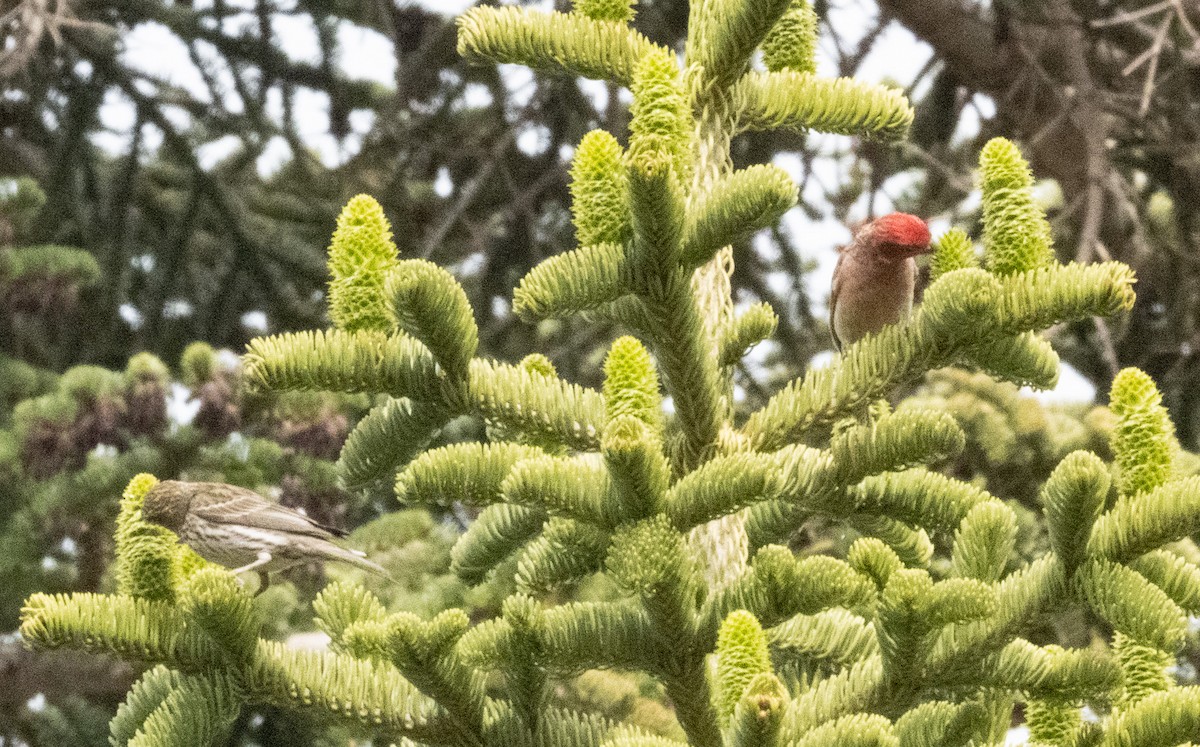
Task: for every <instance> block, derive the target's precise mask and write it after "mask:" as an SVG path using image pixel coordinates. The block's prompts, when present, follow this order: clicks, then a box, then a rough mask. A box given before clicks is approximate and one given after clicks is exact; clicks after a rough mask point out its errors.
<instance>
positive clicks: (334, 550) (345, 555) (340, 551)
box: [320, 542, 396, 582]
mask: <svg viewBox="0 0 1200 747" xmlns="http://www.w3.org/2000/svg"><path fill="white" fill-rule="evenodd" d="M321 549H322V552H321V553H320V554H321V555H322V556H323V557H324V558H325V559H326V560H338V561H341V562H343V563H348V564H350V565H353V566H356V567H358V568H362V569H363V570H365V571H370V572H371V573H375V574H378V575H380V576H383V577H384V578H386V579H388V580H389V581H392V582H395V580H396V579H394V578H392V576H391V574H389V573H388V572H387V571H385V570H384V569H383V566H380V565H379V564H377V563H372V562H371V561H370V560H367V554H366V553H365V552H363V551H362V550H350V549H347V548H345V547H342V546H341V545H335V544H334V543H332V542H325V543H324V545H323V547H322V548H321Z"/></svg>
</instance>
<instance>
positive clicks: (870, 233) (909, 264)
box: [829, 213, 931, 350]
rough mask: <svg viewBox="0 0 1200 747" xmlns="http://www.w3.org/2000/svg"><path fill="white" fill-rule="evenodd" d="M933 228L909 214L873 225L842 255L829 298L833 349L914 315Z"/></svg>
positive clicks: (845, 248)
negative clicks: (920, 258)
mask: <svg viewBox="0 0 1200 747" xmlns="http://www.w3.org/2000/svg"><path fill="white" fill-rule="evenodd" d="M929 242H930V235H929V227H928V226H926V225H925V221H923V220H921V219H920V218H918V217H917V216H915V215H909V214H907V213H891V214H890V215H885V216H883V217H882V218H877V219H876V220H873V221H871V222H870V223H868V224H866V225H865V226H863V227H862V228H860V229H858V232H857V233H856V234H855V235H854V241H852V242H851V243H850V244H849V245H847V246H845V247H843V248H842V249H841V255H840V256H839V257H838V263H837V267H836V268H834V270H833V292H832V293H831V294H830V296H829V329H830V331H831V332H832V333H833V344H834V345H836V346H837V348H838V350H841V349H842V348H843V347H845V346H846V345H849V344H851V343H853V342H857V341H858V340H861V339H862V338H863V337H866V336H867V335H869V334H871V333H874V332H878V331H879V330H881V329H883V328H884V327H885V326H886V325H888V324H895V323H896V322H898V321H900V320H901V319H903V318H905V317H906V316H908V314H909V312H911V311H912V305H913V291H914V287H915V285H916V277H917V263H916V260H915V259H913V258H914V257H916V256H917V255H918V254H926V253H928V252H929V251H930V250H931V248H930V245H929Z"/></svg>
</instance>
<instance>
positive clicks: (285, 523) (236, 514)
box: [191, 483, 345, 540]
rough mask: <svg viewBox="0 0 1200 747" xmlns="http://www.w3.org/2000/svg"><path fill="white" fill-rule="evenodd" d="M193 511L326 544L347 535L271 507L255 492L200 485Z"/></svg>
mask: <svg viewBox="0 0 1200 747" xmlns="http://www.w3.org/2000/svg"><path fill="white" fill-rule="evenodd" d="M191 510H192V513H193V514H195V515H196V516H197V517H199V518H201V519H205V520H206V521H211V522H213V523H217V524H240V525H244V526H251V527H255V528H257V529H269V530H274V531H278V532H290V533H293V534H301V535H306V536H309V537H316V538H318V539H326V540H327V539H332V538H333V537H335V536H344V535H345V532H339V531H337V530H334V529H331V528H330V527H326V526H322V525H321V524H318V523H317V522H315V521H313V520H312V519H310V518H308V517H307V516H305V515H304V514H302V513H300V512H298V511H293V510H292V509H290V508H285V507H284V506H280V505H279V504H278V503H272V502H271V501H268V500H267V499H266V498H263V497H262V496H261V495H259V494H258V493H255V492H254V491H253V490H247V489H246V488H239V487H236V486H234V485H224V484H219V483H212V484H210V485H203V484H200V485H198V487H197V490H196V495H195V497H194V498H193V499H192V509H191Z"/></svg>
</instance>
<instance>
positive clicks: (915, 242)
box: [871, 213, 932, 249]
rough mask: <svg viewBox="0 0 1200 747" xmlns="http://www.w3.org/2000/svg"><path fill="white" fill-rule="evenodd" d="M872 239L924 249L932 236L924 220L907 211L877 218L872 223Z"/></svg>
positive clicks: (898, 245)
mask: <svg viewBox="0 0 1200 747" xmlns="http://www.w3.org/2000/svg"><path fill="white" fill-rule="evenodd" d="M871 228H872V233H873V234H874V237H873V238H874V239H875V240H876V241H877V242H879V243H880V244H890V245H892V246H897V247H904V248H908V249H917V248H920V249H924V248H926V247H928V246H929V242H930V240H931V239H932V237H931V236H930V234H929V226H927V225H925V221H923V220H921V219H920V218H918V217H917V216H915V215H909V214H908V213H891V214H889V215H885V216H883V217H882V218H879V219H877V220H876V221H875V223H874V224H873V225H872V227H871Z"/></svg>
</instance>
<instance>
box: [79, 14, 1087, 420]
mask: <svg viewBox="0 0 1200 747" xmlns="http://www.w3.org/2000/svg"><path fill="white" fill-rule="evenodd" d="M211 2H212V0H197V6H198V7H204V6H205V5H206V4H211ZM228 4H229V5H230V6H232V7H239V5H244V7H245V8H246V9H247V12H245V13H244V14H242V15H240V16H234V17H232V18H230V19H229V20H228V21H227V24H226V27H227V28H228V29H230V30H234V29H239V28H241V27H243V26H256V25H257V20H256V18H255V17H254V15H253V14H252V13H251V12H249V11H250V9H251V8H252V7H253V5H252V3H250V2H248V0H233V1H232V2H230V3H228ZM419 4H421V5H424V6H426V7H431V8H434V9H436V10H438V11H439V12H441V13H443V14H445V15H455V14H457V13H460V12H462V10H464V9H466V8H468V7H470V6H471V5H473V4H474V3H473V2H472V1H471V0H443V1H442V2H435V1H434V0H419ZM542 4H543V5H545V6H547V7H550V5H551V3H550V2H549V1H548V0H547V1H546V2H543V3H542ZM873 15H874V5H873V3H870V2H868V1H867V0H844V1H843V2H834V3H831V8H830V12H829V16H828V21H829V23H830V24H831V25H832V26H833V27H834V28H835V29H837V30H838V32H839V35H840V36H841V38H842V39H843V40H844V43H847V44H853V43H854V42H855V41H856V40H857V38H858V37H860V36H861V35H862V34H863V33H865V31H866V23H867V21H868V20H869V19H871V18H872V17H873ZM274 30H275V34H276V35H277V37H278V39H279V41H280V43H281V46H282V48H283V50H284V51H285V53H286V54H287V55H288V56H289V57H290V58H291V59H293V60H296V61H307V62H313V63H315V62H317V61H318V60H319V47H318V43H317V37H316V33H315V31H314V29H313V26H312V21H311V17H309V16H308V15H307V14H296V15H280V16H278V17H277V18H276V20H275V25H274ZM338 41H339V47H340V50H341V59H340V63H341V66H342V68H343V70H345V72H346V73H347V74H348V75H350V77H352V78H356V79H361V80H367V81H374V82H378V83H381V84H384V85H390V84H391V82H392V80H393V76H394V72H395V65H396V60H395V56H394V55H393V53H392V47H391V42H390V41H389V40H388V39H387V38H386V37H384V36H383V35H382V34H379V33H376V32H374V31H370V30H367V29H364V28H362V27H359V26H355V25H353V24H349V23H345V24H343V25H342V26H341V27H340V28H339V31H338ZM123 43H124V52H123V57H124V60H125V61H126V62H127V63H128V64H130V65H131V66H133V67H135V68H137V69H140V70H143V71H145V72H147V74H153V75H154V76H157V77H159V78H161V79H163V80H166V81H168V82H170V83H172V84H175V85H178V86H181V87H183V88H186V89H188V90H190V91H192V92H193V93H194V94H196V95H198V96H205V97H206V96H207V94H206V93H205V88H204V86H203V83H202V79H201V77H200V74H199V72H198V71H197V69H196V68H195V66H194V65H193V63H192V62H191V60H190V59H189V57H188V51H187V48H186V47H185V46H184V44H183V43H182V42H180V41H179V39H178V38H177V37H175V36H174V35H173V34H172V33H171V32H170V31H168V30H167V29H166V27H164V26H161V25H158V24H152V23H146V24H142V25H140V26H138V27H137V28H135V29H133V30H132V31H130V32H129V33H128V34H126V35H125V36H124V38H123ZM930 54H931V52H930V50H929V48H928V47H927V46H926V45H924V44H922V43H921V42H919V41H918V40H917V39H915V38H914V37H913V36H912V34H911V33H909V32H908V31H907V30H906V29H904V28H903V27H901V26H900V25H899V24H892V25H891V26H890V27H889V28H888V29H887V30H886V31H885V32H884V34H883V35H882V37H881V38H880V40H879V42H878V43H877V44H876V45H875V47H874V49H873V51H872V53H871V54H870V55H869V56H868V57H867V58H866V60H865V61H864V64H863V65H862V67H861V69H860V72H859V75H858V77H859V78H860V79H863V80H867V81H872V82H878V81H883V80H891V81H898V82H900V83H902V84H903V83H906V82H908V81H911V80H912V79H913V78H914V77H915V76H916V74H917V72H918V71H919V70H920V69H921V68H922V67H923V66H924V65H925V63H926V62H927V61H928V59H929V56H930ZM201 55H202V56H203V57H204V58H205V59H206V60H210V61H219V59H220V58H219V56H218V55H217V54H216V51H215V49H212V48H208V49H204V48H202V49H201ZM817 61H818V73H820V74H824V75H833V74H834V73H835V71H836V66H835V62H834V50H833V49H832V45H831V44H830V43H829V42H828V41H827V40H826V41H825V42H824V43H822V45H821V46H820V47H819V49H818V60H817ZM502 70H503V74H504V80H505V81H506V85H507V86H508V87H509V89H510V90H511V91H512V92H513V94H514V99H515V100H516V102H517V103H518V104H520V102H521V101H522V100H527V99H528V97H529V96H530V95H531V94H532V92H533V77H532V75H531V74H530V73H529V71H528V70H527V69H525V68H523V67H521V66H517V65H504V66H502ZM219 77H222V76H219ZM223 77H224V78H225V79H228V75H227V74H225V75H224V76H223ZM580 85H581V89H582V90H583V91H584V92H585V93H586V94H588V95H590V96H592V97H593V98H594V99H596V100H597V101H599V102H603V100H604V98H605V97H606V96H607V93H606V90H605V87H604V84H602V83H599V82H593V81H584V82H582V83H581V84H580ZM623 94H624V96H623V97H624V98H627V95H628V92H626V91H623ZM281 99H282V97H281V96H279V95H278V94H277V92H276V94H275V95H271V96H269V97H268V113H269V114H270V116H272V117H274V118H275V119H276V121H280V120H281V119H282V117H283V102H282V100H281ZM210 103H213V104H214V105H221V106H226V107H230V108H232V109H235V110H236V109H239V108H240V103H239V102H238V101H237V99H236V97H235V96H232V95H231V96H228V97H227V98H226V100H225V101H222V102H210ZM487 103H488V93H487V90H486V89H485V88H483V87H482V86H474V87H471V86H468V90H467V91H466V92H465V95H464V97H463V100H462V102H461V105H462V106H465V107H473V106H483V105H486V104H487ZM975 105H976V107H978V109H980V110H982V112H983V114H984V116H987V115H990V114H991V102H990V101H988V100H986V99H982V98H980V99H978V100H977V101H976V102H975ZM168 114H169V116H172V117H173V118H174V119H175V120H176V121H178V122H179V123H180V124H182V123H183V122H184V121H185V120H186V118H187V115H186V114H185V113H184V112H183V111H182V110H176V111H173V112H168ZM100 115H101V121H102V123H103V124H104V125H105V126H106V127H107V128H108V130H109V131H108V132H104V133H100V134H98V135H97V136H96V140H97V144H99V145H102V146H103V147H105V148H106V149H108V150H110V151H112V152H115V153H124V152H127V151H128V148H129V137H130V134H129V131H130V128H131V127H132V125H133V123H134V116H133V108H132V106H131V105H130V103H129V102H128V101H127V100H124V99H123V98H122V97H120V95H119V94H115V93H113V94H110V95H109V97H108V99H107V100H106V101H105V103H104V106H103V107H102V108H101V112H100ZM372 116H373V115H371V114H369V113H367V112H356V113H354V114H353V115H352V116H351V119H350V124H351V128H352V132H351V134H350V136H349V137H347V138H346V139H345V140H344V141H343V142H341V143H339V142H338V141H337V140H336V139H335V138H334V137H333V136H331V135H330V134H329V133H328V132H327V130H328V126H329V100H328V97H327V96H325V95H324V94H322V93H317V92H313V91H305V90H300V91H298V92H297V94H296V98H295V101H294V117H295V122H296V126H297V130H298V132H299V134H300V136H301V138H302V140H303V141H304V142H305V144H306V145H307V146H308V147H309V148H311V149H312V150H313V151H315V152H316V153H317V154H319V156H320V157H321V159H322V161H323V162H324V163H326V164H327V165H329V166H334V165H337V164H340V163H342V162H344V161H345V160H346V159H347V158H349V157H351V156H353V155H354V153H355V152H356V151H357V149H358V148H359V147H360V146H361V139H362V136H363V134H365V133H366V132H367V131H368V130H369V129H370V127H371V125H372V121H371V117H372ZM978 126H979V112H978V111H976V109H974V108H971V107H968V113H967V115H966V116H964V118H963V122H962V124H961V126H960V129H959V132H958V133H956V137H959V138H965V137H971V136H973V135H975V134H976V133H977V132H978ZM545 135H546V133H545V131H544V129H541V128H539V127H538V126H536V125H531V126H530V127H528V128H527V129H526V130H525V131H523V132H521V133H520V134H519V136H518V138H517V146H518V147H519V148H521V149H522V150H524V151H526V152H531V153H532V152H539V151H540V150H542V149H544V148H545V144H546V137H545ZM160 141H161V137H160V136H158V134H157V132H156V131H155V130H154V128H152V127H147V128H146V129H145V130H144V132H143V143H144V147H148V148H154V147H157V145H158V143H159V142H160ZM809 142H810V144H813V145H815V146H816V147H817V148H818V149H819V151H820V152H821V153H823V154H825V155H826V156H827V157H825V158H818V159H817V160H816V161H815V162H814V165H813V172H814V173H813V177H814V179H811V180H810V182H809V189H808V190H807V191H806V193H805V194H804V195H801V199H802V200H803V201H805V202H807V203H809V204H821V203H822V202H823V200H824V195H823V194H822V189H821V187H820V186H819V185H822V184H823V185H826V186H827V187H828V186H829V185H836V184H838V183H839V182H842V181H845V180H846V179H848V178H849V174H848V168H849V166H850V163H851V162H850V160H849V159H848V158H845V157H841V158H838V157H837V155H838V154H846V153H847V152H848V151H849V150H850V149H849V142H850V140H849V138H847V137H845V136H837V135H823V134H813V135H811V136H810V137H809ZM237 147H238V142H237V140H236V138H234V137H232V136H229V137H226V138H223V139H221V140H217V141H215V142H213V143H209V144H206V145H205V146H203V147H202V148H200V149H199V151H198V157H199V158H200V160H201V162H202V163H204V164H208V165H212V164H216V163H218V162H219V161H220V160H221V159H222V158H224V157H226V156H227V155H229V154H230V153H232V152H233V151H234V150H235V149H236V148H237ZM290 155H291V154H290V151H289V147H288V145H287V143H286V142H285V141H284V140H283V139H282V138H279V137H276V138H273V139H272V140H271V141H269V142H268V143H267V144H266V147H265V148H264V150H263V153H262V155H261V156H260V158H259V159H258V167H259V169H260V171H263V172H264V173H269V172H270V171H272V170H274V169H276V168H278V167H279V166H280V164H282V163H283V162H285V161H286V160H287V159H288V158H289V157H290ZM561 155H562V157H563V158H564V160H566V159H569V158H570V152H569V150H568V151H567V152H564V153H563V154H561ZM774 161H775V163H776V164H777V165H779V166H780V167H782V168H783V169H785V170H787V171H788V172H789V173H791V174H792V175H793V177H794V178H795V179H796V181H797V182H800V181H801V179H800V177H801V173H800V172H801V170H802V168H803V167H802V165H801V162H800V160H799V158H798V157H797V156H796V154H794V153H780V154H779V155H777V156H776V158H775V159H774ZM911 179H912V175H905V174H899V175H896V176H895V177H893V178H892V179H891V180H889V182H888V183H885V185H884V187H883V190H882V192H883V194H882V195H881V198H877V200H876V204H875V210H876V213H877V214H880V213H885V212H888V211H889V210H891V209H892V207H893V206H892V204H891V200H890V199H889V197H888V195H892V194H898V193H899V192H900V191H901V190H902V189H904V187H906V186H907V185H908V184H909V183H910V182H911ZM434 188H435V190H436V192H437V193H438V194H439V195H442V196H448V195H450V194H452V193H453V190H454V184H453V183H452V181H451V180H450V177H449V174H448V173H447V172H445V171H443V172H442V173H441V174H439V178H438V179H437V180H436V181H435V184H434ZM970 199H976V200H977V199H978V195H974V196H973V197H972V198H970ZM866 216H867V206H866V200H865V198H864V199H863V200H860V202H859V204H856V205H855V206H854V207H853V208H852V210H851V214H850V219H851V220H852V221H854V220H861V219H864V218H865V217H866ZM929 223H930V227H931V229H932V230H933V233H934V235H935V236H936V235H938V234H940V233H941V232H943V231H945V230H946V229H947V228H949V223H948V221H947V220H946V219H945V218H939V217H937V216H932V217H929ZM784 224H785V226H786V228H787V230H788V231H789V233H790V234H791V235H792V236H793V237H795V242H796V245H797V246H798V247H799V250H800V252H801V254H802V256H803V257H805V258H808V259H813V260H815V261H816V264H817V267H816V269H815V271H813V272H811V273H809V274H808V275H807V276H806V277H805V284H806V291H807V294H808V297H809V298H810V299H811V300H812V303H813V313H814V314H816V315H818V316H823V315H825V314H826V313H827V309H828V307H827V299H828V295H829V294H828V289H829V286H830V282H831V278H832V273H833V265H834V263H835V261H836V251H835V249H836V247H837V246H838V245H840V244H844V243H846V242H847V241H848V240H849V238H850V235H849V232H848V230H847V229H846V227H845V226H844V225H842V224H841V223H840V222H838V221H836V220H834V219H833V218H831V217H830V218H826V219H825V220H822V221H812V220H809V219H808V218H807V217H806V216H805V215H803V214H802V213H801V212H800V211H799V210H792V211H791V212H790V213H788V214H787V215H786V216H784ZM766 243H767V242H762V244H764V245H765V244H766ZM768 282H770V283H771V284H772V287H773V288H774V289H775V290H776V291H777V292H780V293H781V295H783V296H784V297H787V295H789V291H790V289H791V287H792V283H793V279H792V278H790V277H787V276H785V275H783V274H782V273H781V274H778V275H777V276H775V277H771V278H768ZM132 311H133V309H132V307H131V308H130V312H132ZM253 321H254V322H256V323H261V321H265V320H258V319H255V320H253ZM1094 395H1095V390H1094V388H1093V387H1092V386H1091V385H1090V384H1089V383H1088V382H1087V381H1086V380H1085V379H1084V378H1083V377H1082V376H1080V375H1079V374H1078V373H1077V372H1075V371H1073V370H1071V369H1069V368H1068V367H1067V366H1065V365H1064V366H1063V371H1062V376H1061V380H1060V384H1059V387H1058V388H1057V389H1056V390H1055V391H1054V392H1047V393H1039V395H1038V396H1039V397H1041V398H1043V399H1049V400H1072V401H1080V400H1085V401H1087V400H1091V399H1093V398H1094Z"/></svg>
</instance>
